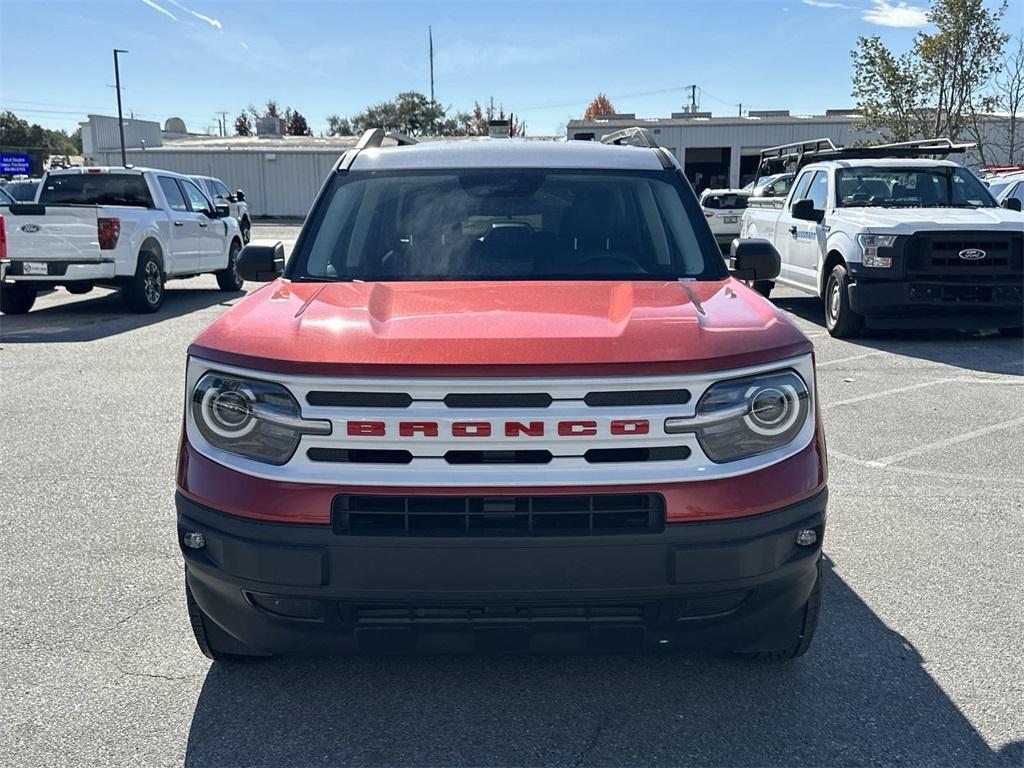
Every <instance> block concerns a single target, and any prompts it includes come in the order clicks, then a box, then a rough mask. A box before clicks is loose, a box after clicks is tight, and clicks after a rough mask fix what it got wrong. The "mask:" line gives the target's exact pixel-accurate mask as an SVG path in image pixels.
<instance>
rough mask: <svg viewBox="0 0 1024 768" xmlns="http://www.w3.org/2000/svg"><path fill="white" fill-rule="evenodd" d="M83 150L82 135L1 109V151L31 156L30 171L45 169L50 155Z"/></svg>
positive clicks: (35, 172)
mask: <svg viewBox="0 0 1024 768" xmlns="http://www.w3.org/2000/svg"><path fill="white" fill-rule="evenodd" d="M81 151H82V134H81V132H80V131H76V132H75V133H73V134H68V133H67V132H66V131H63V130H49V129H47V128H43V127H42V126H40V125H38V124H36V123H32V124H29V122H28V121H27V120H22V119H21V118H20V117H18V116H17V115H16V114H14V113H13V112H9V111H4V112H0V152H12V153H22V154H27V155H28V156H29V166H30V169H31V170H30V172H31V173H32V174H39V173H42V172H43V167H44V163H45V162H46V161H47V160H48V159H49V157H50V155H77V154H80V153H81Z"/></svg>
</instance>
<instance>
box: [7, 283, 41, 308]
mask: <svg viewBox="0 0 1024 768" xmlns="http://www.w3.org/2000/svg"><path fill="white" fill-rule="evenodd" d="M38 295H39V292H38V291H37V290H36V288H35V286H32V285H26V284H25V283H4V284H3V285H0V311H2V312H3V313H4V314H5V315H24V314H25V313H26V312H28V311H29V310H31V309H32V305H33V304H35V303H36V296H38Z"/></svg>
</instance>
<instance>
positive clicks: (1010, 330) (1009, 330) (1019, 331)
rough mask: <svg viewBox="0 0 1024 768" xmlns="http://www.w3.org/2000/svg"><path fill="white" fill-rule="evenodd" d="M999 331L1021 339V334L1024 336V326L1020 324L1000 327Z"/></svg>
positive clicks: (1004, 334)
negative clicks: (1012, 326)
mask: <svg viewBox="0 0 1024 768" xmlns="http://www.w3.org/2000/svg"><path fill="white" fill-rule="evenodd" d="M999 333H1001V334H1002V335H1003V336H1008V337H1009V338H1011V339H1019V338H1020V337H1021V336H1024V328H1022V327H1021V326H1019V325H1018V326H1017V327H1016V328H1000V329H999Z"/></svg>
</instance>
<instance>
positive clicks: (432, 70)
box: [427, 26, 434, 103]
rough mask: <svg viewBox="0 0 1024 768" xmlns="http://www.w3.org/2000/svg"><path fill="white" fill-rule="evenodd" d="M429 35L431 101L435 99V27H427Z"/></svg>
mask: <svg viewBox="0 0 1024 768" xmlns="http://www.w3.org/2000/svg"><path fill="white" fill-rule="evenodd" d="M427 35H428V37H429V38H430V101H431V103H433V101H434V28H433V27H429V26H428V27H427Z"/></svg>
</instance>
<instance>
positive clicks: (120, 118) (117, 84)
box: [114, 48, 128, 168]
mask: <svg viewBox="0 0 1024 768" xmlns="http://www.w3.org/2000/svg"><path fill="white" fill-rule="evenodd" d="M119 53H128V51H125V50H122V49H121V48H115V49H114V88H116V89H117V128H118V131H120V133H121V165H123V166H124V167H125V168H127V167H128V155H127V154H126V153H125V151H124V113H123V112H122V111H121V70H120V68H119V67H118V66H117V54H119Z"/></svg>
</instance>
